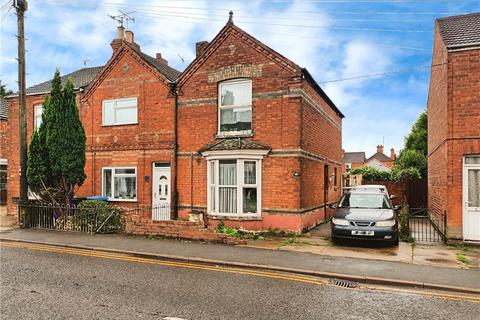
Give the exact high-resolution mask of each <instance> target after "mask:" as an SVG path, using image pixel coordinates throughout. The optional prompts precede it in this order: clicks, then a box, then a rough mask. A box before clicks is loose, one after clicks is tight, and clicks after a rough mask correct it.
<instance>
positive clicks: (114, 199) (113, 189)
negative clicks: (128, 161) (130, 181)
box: [102, 167, 138, 202]
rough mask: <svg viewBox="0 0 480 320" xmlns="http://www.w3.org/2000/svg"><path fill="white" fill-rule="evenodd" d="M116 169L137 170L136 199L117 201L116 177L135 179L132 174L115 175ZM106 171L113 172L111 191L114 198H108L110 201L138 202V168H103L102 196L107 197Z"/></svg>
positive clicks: (118, 200) (119, 200)
mask: <svg viewBox="0 0 480 320" xmlns="http://www.w3.org/2000/svg"><path fill="white" fill-rule="evenodd" d="M115 169H134V170H135V198H134V199H116V198H114V195H115V177H133V176H134V175H133V174H131V173H115ZM105 170H112V179H111V183H112V185H111V190H112V196H111V197H108V201H117V202H136V201H137V197H138V177H137V167H103V168H102V196H105V181H104V180H105Z"/></svg>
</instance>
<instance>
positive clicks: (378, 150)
mask: <svg viewBox="0 0 480 320" xmlns="http://www.w3.org/2000/svg"><path fill="white" fill-rule="evenodd" d="M377 153H383V146H382V145H381V144H379V145H378V146H377Z"/></svg>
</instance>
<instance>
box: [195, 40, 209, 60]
mask: <svg viewBox="0 0 480 320" xmlns="http://www.w3.org/2000/svg"><path fill="white" fill-rule="evenodd" d="M207 46H208V41H200V42H197V43H195V53H196V56H197V57H198V56H200V55H201V54H202V53H203V51H205V48H206V47H207Z"/></svg>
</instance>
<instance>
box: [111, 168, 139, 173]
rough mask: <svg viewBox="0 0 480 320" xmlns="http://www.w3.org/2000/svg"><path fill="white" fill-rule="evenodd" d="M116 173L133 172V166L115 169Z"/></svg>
mask: <svg viewBox="0 0 480 320" xmlns="http://www.w3.org/2000/svg"><path fill="white" fill-rule="evenodd" d="M115 173H116V174H135V169H134V168H125V169H115Z"/></svg>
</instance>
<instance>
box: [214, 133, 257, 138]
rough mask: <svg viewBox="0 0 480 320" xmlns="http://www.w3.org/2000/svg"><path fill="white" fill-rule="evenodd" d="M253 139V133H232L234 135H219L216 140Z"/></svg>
mask: <svg viewBox="0 0 480 320" xmlns="http://www.w3.org/2000/svg"><path fill="white" fill-rule="evenodd" d="M251 137H253V132H247V133H242V132H232V133H217V135H216V136H215V138H217V139H226V138H251Z"/></svg>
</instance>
